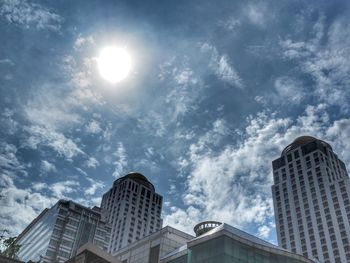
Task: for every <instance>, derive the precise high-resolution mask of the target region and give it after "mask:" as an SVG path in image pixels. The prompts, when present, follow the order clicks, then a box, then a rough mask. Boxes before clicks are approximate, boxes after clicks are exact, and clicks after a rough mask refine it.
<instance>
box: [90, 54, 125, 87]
mask: <svg viewBox="0 0 350 263" xmlns="http://www.w3.org/2000/svg"><path fill="white" fill-rule="evenodd" d="M97 65H98V70H99V72H100V74H101V77H102V78H104V79H105V80H107V81H109V82H111V83H117V82H119V81H121V80H123V79H125V78H126V77H127V76H128V74H129V72H130V69H131V58H130V55H129V54H128V52H127V51H126V50H125V49H124V48H119V47H106V48H104V49H102V50H101V52H100V54H99V56H98V58H97Z"/></svg>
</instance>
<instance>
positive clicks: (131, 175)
mask: <svg viewBox="0 0 350 263" xmlns="http://www.w3.org/2000/svg"><path fill="white" fill-rule="evenodd" d="M125 179H131V180H134V181H136V182H138V183H140V184H143V185H144V186H146V187H148V188H151V189H152V190H153V191H155V188H154V185H153V184H152V183H151V182H150V181H148V179H147V178H146V176H144V175H143V174H141V173H138V172H131V173H128V174H127V175H124V176H123V177H120V178H118V179H117V180H115V181H114V185H115V184H117V183H119V182H121V181H124V180H125Z"/></svg>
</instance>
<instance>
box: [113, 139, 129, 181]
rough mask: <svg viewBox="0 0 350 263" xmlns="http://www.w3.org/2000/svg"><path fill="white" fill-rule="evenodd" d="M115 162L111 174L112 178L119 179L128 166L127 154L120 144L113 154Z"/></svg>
mask: <svg viewBox="0 0 350 263" xmlns="http://www.w3.org/2000/svg"><path fill="white" fill-rule="evenodd" d="M114 156H115V161H114V162H113V164H114V166H115V168H114V172H113V176H114V177H120V176H122V175H123V173H125V172H126V171H125V168H126V166H127V165H128V160H127V154H126V150H125V148H124V145H123V143H122V142H119V143H118V145H117V150H116V152H115V153H114Z"/></svg>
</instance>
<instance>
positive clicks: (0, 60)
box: [0, 58, 15, 66]
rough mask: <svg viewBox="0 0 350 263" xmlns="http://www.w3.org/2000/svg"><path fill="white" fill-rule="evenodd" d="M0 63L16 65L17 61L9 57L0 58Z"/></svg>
mask: <svg viewBox="0 0 350 263" xmlns="http://www.w3.org/2000/svg"><path fill="white" fill-rule="evenodd" d="M0 64H3V65H10V66H14V65H15V63H14V62H13V61H12V60H11V59H9V58H4V59H0Z"/></svg>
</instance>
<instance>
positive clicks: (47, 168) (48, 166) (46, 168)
mask: <svg viewBox="0 0 350 263" xmlns="http://www.w3.org/2000/svg"><path fill="white" fill-rule="evenodd" d="M41 170H42V171H43V172H45V173H49V172H56V171H57V170H56V166H55V165H54V164H53V163H50V162H48V161H46V160H43V161H41Z"/></svg>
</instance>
